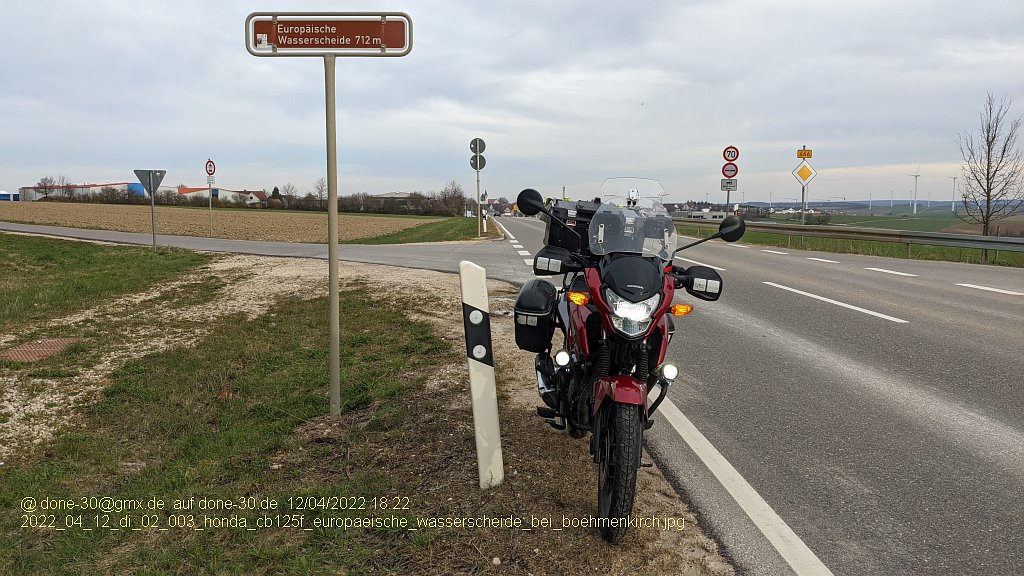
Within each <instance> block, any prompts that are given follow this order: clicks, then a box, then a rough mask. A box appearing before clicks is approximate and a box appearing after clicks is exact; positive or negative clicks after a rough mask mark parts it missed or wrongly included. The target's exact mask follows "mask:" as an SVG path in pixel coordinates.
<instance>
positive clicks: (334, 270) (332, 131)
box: [324, 54, 341, 418]
mask: <svg viewBox="0 0 1024 576" xmlns="http://www.w3.org/2000/svg"><path fill="white" fill-rule="evenodd" d="M334 90H335V82H334V54H324V94H325V95H326V98H325V100H326V104H327V260H328V264H327V282H328V284H329V289H328V293H329V303H328V308H329V317H330V320H329V321H330V325H331V326H330V340H331V352H330V363H331V367H330V378H331V416H332V417H333V418H340V417H341V299H340V297H339V296H338V289H339V288H338V124H337V118H336V107H335V91H334Z"/></svg>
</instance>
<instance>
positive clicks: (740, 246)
mask: <svg viewBox="0 0 1024 576" xmlns="http://www.w3.org/2000/svg"><path fill="white" fill-rule="evenodd" d="M726 246H735V247H737V248H750V246H747V245H746V244H735V243H732V242H730V243H728V244H726Z"/></svg>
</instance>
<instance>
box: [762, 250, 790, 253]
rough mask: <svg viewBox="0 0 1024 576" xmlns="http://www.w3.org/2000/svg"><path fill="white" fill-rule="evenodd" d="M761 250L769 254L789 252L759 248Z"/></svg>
mask: <svg viewBox="0 0 1024 576" xmlns="http://www.w3.org/2000/svg"><path fill="white" fill-rule="evenodd" d="M761 252H767V253H769V254H789V252H779V251H778V250H761Z"/></svg>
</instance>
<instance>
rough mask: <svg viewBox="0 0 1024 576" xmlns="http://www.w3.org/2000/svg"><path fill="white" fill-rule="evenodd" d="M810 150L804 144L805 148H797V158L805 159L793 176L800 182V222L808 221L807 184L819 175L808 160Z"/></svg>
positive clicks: (795, 169)
mask: <svg viewBox="0 0 1024 576" xmlns="http://www.w3.org/2000/svg"><path fill="white" fill-rule="evenodd" d="M810 152H811V151H810V150H808V149H807V146H804V148H803V150H797V151H796V154H797V158H803V160H801V161H800V164H798V165H797V167H796V168H794V169H793V177H794V178H796V179H797V181H798V182H800V224H806V223H807V185H808V184H810V183H811V180H814V177H815V176H817V175H818V172H817V171H815V170H814V168H811V165H810V164H808V162H807V160H806V159H807V158H810ZM801 154H803V156H801Z"/></svg>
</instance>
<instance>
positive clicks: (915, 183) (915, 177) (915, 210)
mask: <svg viewBox="0 0 1024 576" xmlns="http://www.w3.org/2000/svg"><path fill="white" fill-rule="evenodd" d="M915 172H918V173H916V174H907V175H908V176H913V213H914V214H916V213H918V178H919V177H921V164H918V169H916V170H915Z"/></svg>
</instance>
